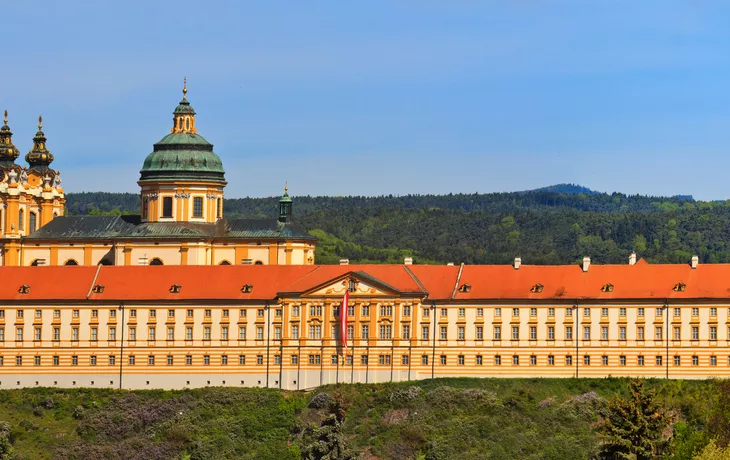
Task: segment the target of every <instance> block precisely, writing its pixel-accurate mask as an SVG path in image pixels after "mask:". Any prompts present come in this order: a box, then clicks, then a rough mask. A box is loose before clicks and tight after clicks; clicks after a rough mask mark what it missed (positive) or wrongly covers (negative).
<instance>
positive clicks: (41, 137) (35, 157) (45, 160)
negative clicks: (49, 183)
mask: <svg viewBox="0 0 730 460" xmlns="http://www.w3.org/2000/svg"><path fill="white" fill-rule="evenodd" d="M46 141H47V139H46V135H45V133H44V132H43V117H41V116H39V117H38V132H37V133H35V136H34V137H33V148H32V149H31V150H30V152H28V154H27V155H26V156H25V161H27V162H28V164H29V165H30V169H31V170H35V171H43V172H45V171H48V169H49V168H48V166H49V165H50V164H51V163H52V162H53V154H51V152H50V151H48V148H46Z"/></svg>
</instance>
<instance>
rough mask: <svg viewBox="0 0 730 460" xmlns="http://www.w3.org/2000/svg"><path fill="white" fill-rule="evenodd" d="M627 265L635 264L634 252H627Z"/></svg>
mask: <svg viewBox="0 0 730 460" xmlns="http://www.w3.org/2000/svg"><path fill="white" fill-rule="evenodd" d="M629 265H636V253H635V252H632V253H631V254H629Z"/></svg>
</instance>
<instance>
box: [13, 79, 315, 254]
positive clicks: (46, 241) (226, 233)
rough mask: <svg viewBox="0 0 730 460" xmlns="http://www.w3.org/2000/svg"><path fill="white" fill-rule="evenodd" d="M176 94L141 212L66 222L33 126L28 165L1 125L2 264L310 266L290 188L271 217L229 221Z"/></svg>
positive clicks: (218, 168) (215, 174)
mask: <svg viewBox="0 0 730 460" xmlns="http://www.w3.org/2000/svg"><path fill="white" fill-rule="evenodd" d="M195 116H196V113H195V110H194V109H193V107H192V106H191V105H190V102H189V101H188V99H187V87H184V88H183V98H182V100H181V101H180V103H179V105H178V106H177V107H176V108H175V110H174V112H173V126H172V129H171V130H170V133H169V134H168V135H166V136H165V137H163V138H162V139H161V140H160V141H158V142H157V143H156V144H154V149H153V152H152V153H150V154H149V155H148V156H147V158H146V159H145V160H144V163H143V165H142V169H141V171H140V178H139V181H138V184H139V187H140V214H139V215H134V216H64V215H63V214H64V203H65V197H64V191H63V188H62V187H61V177H60V174H59V173H58V171H55V170H53V169H51V167H50V165H51V162H52V161H53V155H52V154H51V152H50V151H48V149H47V148H46V136H45V134H44V133H43V131H42V129H41V128H42V125H41V124H40V122H39V125H38V133H37V134H36V136H35V137H34V138H33V148H32V149H31V151H30V152H29V153H28V155H26V157H25V159H26V162H27V163H28V166H20V165H18V164H16V163H15V160H16V159H17V158H18V156H19V150H18V148H17V147H15V145H14V144H13V141H12V132H11V131H10V127H9V126H8V119H7V112H6V116H5V122H4V124H3V126H2V128H0V205H1V206H0V266H27V265H52V266H55V265H240V264H253V265H311V264H313V263H314V247H315V244H316V239H315V238H314V237H312V236H310V235H308V234H307V233H305V232H302V231H300V230H298V229H297V228H296V227H295V226H294V225H293V224H292V222H291V219H292V205H293V203H292V200H291V198H290V197H289V194H288V191H287V190H285V191H284V195H283V196H282V197H281V199H280V200H279V217H278V219H227V218H225V217H224V215H223V212H224V209H223V189H224V188H225V186H226V180H225V171H224V169H223V163H222V161H221V159H220V157H219V156H218V155H217V154H216V153H215V152H213V145H212V144H210V143H209V142H208V141H207V140H206V139H205V138H203V137H202V136H201V135H200V134H198V132H197V127H196V117H195Z"/></svg>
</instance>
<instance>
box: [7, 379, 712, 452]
mask: <svg viewBox="0 0 730 460" xmlns="http://www.w3.org/2000/svg"><path fill="white" fill-rule="evenodd" d="M625 383H626V382H625V380H622V379H602V380H590V379H581V380H551V379H532V380H527V379H521V380H517V379H516V380H507V379H437V380H427V381H420V382H408V383H399V384H376V385H340V386H337V387H335V386H330V387H325V388H322V389H320V390H318V391H316V392H313V393H297V392H280V391H277V390H274V389H234V388H205V389H197V390H187V391H138V392H119V391H114V390H88V389H84V390H82V389H78V390H57V389H48V388H37V389H27V390H5V391H0V420H3V421H5V422H8V423H9V424H10V427H9V430H10V435H9V437H10V439H11V441H12V445H13V449H14V451H15V453H16V454H17V455H18V456H19V457H18V458H27V459H36V458H41V459H42V458H58V459H99V458H107V459H122V458H124V459H168V458H179V459H191V460H192V459H227V458H230V459H234V458H236V459H238V458H251V459H266V458H271V459H298V458H323V457H322V456H321V455H320V454H321V453H322V452H323V451H327V452H331V451H332V449H334V450H335V452H336V455H334V456H332V457H331V458H368V459H376V458H380V459H390V458H393V459H407V458H418V459H434V460H435V459H450V458H460V459H472V458H473V459H483V458H493V459H508V458H522V459H538V458H540V459H566V458H571V459H581V458H585V459H588V458H591V456H593V455H594V454H595V453H596V452H597V448H598V442H599V441H598V438H597V435H596V433H595V426H596V423H597V422H598V421H599V419H600V418H601V414H603V413H604V411H605V407H606V405H605V402H606V398H609V397H611V396H612V395H613V394H614V393H615V392H618V393H620V394H622V393H625V392H626V389H625V388H626V385H625ZM650 385H651V386H652V387H655V388H656V389H657V390H658V397H659V400H660V401H661V403H662V406H663V407H664V408H665V410H667V411H669V412H670V414H671V416H672V419H673V421H674V432H675V433H678V435H677V441H676V447H675V451H676V452H677V453H678V455H679V456H675V457H673V458H677V459H679V458H686V459H690V458H692V453H693V452H694V451H696V450H698V449H699V448H701V447H702V446H703V445H704V444H706V443H707V442H708V440H709V437H708V435H707V433H706V429H707V424H708V420H709V417H710V413H711V408H712V407H713V404H716V402H717V400H718V394H719V392H720V390H719V389H718V385H717V384H716V383H715V382H713V381H663V380H656V381H651V382H650ZM340 420H342V421H343V422H342V423H340V422H339V421H340ZM1 431H2V426H1V424H0V432H1ZM670 434H671V432H668V433H667V435H670ZM1 449H2V446H0V458H6V457H2V454H1V452H2V450H1ZM9 458H12V457H9Z"/></svg>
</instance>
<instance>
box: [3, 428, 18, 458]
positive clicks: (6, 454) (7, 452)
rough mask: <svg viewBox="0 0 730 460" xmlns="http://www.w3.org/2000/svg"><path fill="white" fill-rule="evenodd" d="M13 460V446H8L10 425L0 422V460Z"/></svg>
mask: <svg viewBox="0 0 730 460" xmlns="http://www.w3.org/2000/svg"><path fill="white" fill-rule="evenodd" d="M14 458H15V454H14V453H13V446H12V444H10V424H9V423H8V422H0V460H11V459H14Z"/></svg>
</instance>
